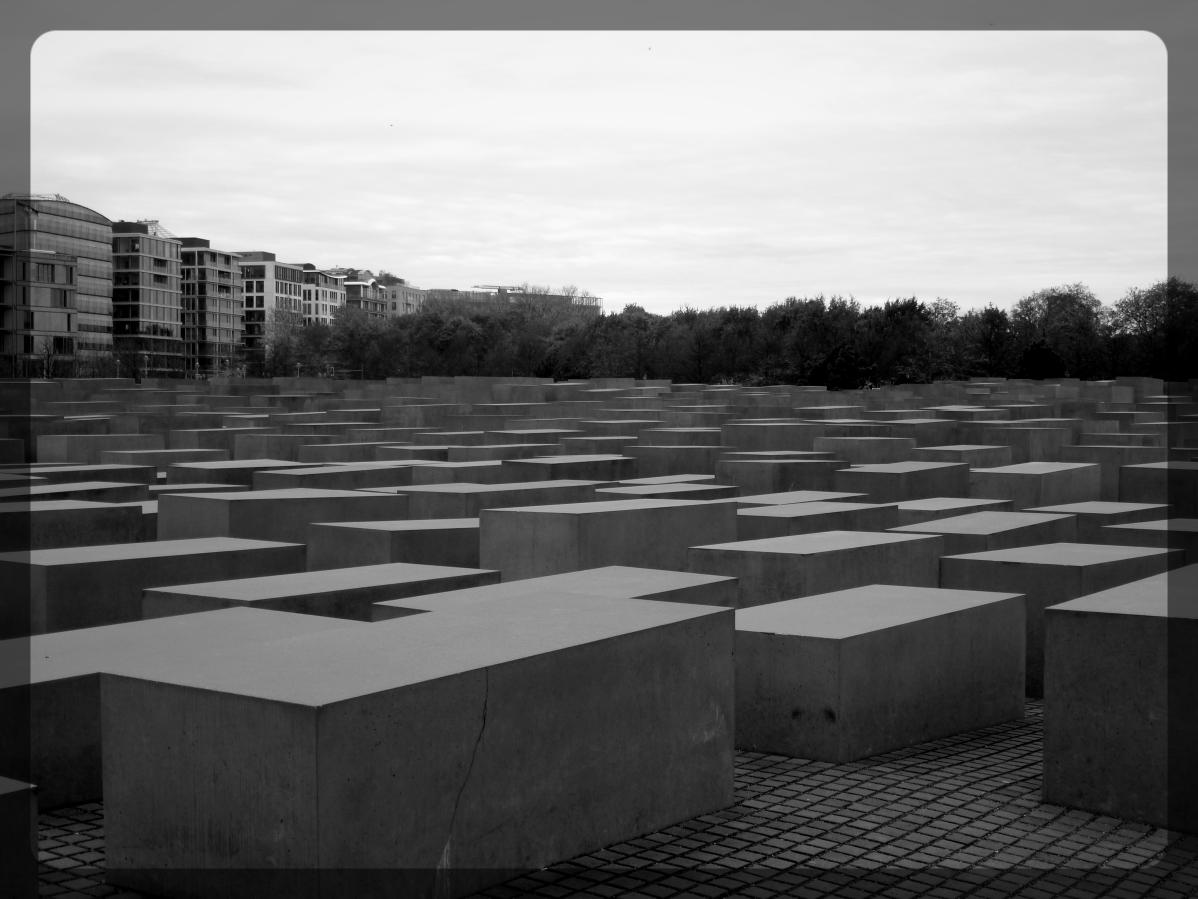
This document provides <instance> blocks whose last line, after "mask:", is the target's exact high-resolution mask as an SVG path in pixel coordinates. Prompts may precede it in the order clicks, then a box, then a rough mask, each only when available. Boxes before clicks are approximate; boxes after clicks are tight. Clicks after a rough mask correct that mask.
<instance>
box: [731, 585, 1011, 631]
mask: <svg viewBox="0 0 1198 899" xmlns="http://www.w3.org/2000/svg"><path fill="white" fill-rule="evenodd" d="M1019 595H1020V594H1018V593H991V592H983V591H979V590H949V589H942V588H935V587H901V586H896V585H893V584H870V585H869V586H866V587H854V588H852V589H849V590H837V591H835V592H832V593H821V594H819V595H817V596H805V597H802V598H799V599H788V600H783V601H782V602H774V603H768V604H766V605H762V606H754V607H752V608H749V609H738V610H737V611H736V629H737V630H738V631H749V632H752V633H759V634H780V635H784V636H796V637H818V638H822V639H827V640H843V639H846V638H849V637H856V636H859V635H861V634H868V633H873V632H875V631H881V630H886V629H888V628H892V627H901V626H902V625H905V624H912V623H914V622H917V621H925V620H927V619H929V618H937V617H939V616H941V615H951V614H954V613H956V612H963V611H966V610H968V609H975V608H978V607H979V606H985V605H989V604H991V603H995V602H1004V601H1006V600H1011V599H1017V598H1018V597H1019Z"/></svg>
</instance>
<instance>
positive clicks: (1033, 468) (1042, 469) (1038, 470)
mask: <svg viewBox="0 0 1198 899" xmlns="http://www.w3.org/2000/svg"><path fill="white" fill-rule="evenodd" d="M1094 467H1097V464H1096V463H1084V461H1022V463H1018V464H1016V465H999V466H998V467H996V469H973V471H975V472H980V473H985V475H1053V473H1057V472H1059V471H1071V470H1073V469H1094Z"/></svg>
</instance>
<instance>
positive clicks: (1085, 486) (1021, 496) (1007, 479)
mask: <svg viewBox="0 0 1198 899" xmlns="http://www.w3.org/2000/svg"><path fill="white" fill-rule="evenodd" d="M1101 477H1102V475H1101V471H1100V469H1099V466H1097V465H1091V464H1083V463H1073V462H1025V463H1023V464H1020V465H1005V466H1003V467H1001V468H975V469H973V470H971V471H970V473H969V495H970V496H974V497H982V498H987V499H1009V500H1011V502H1012V503H1013V504H1014V506H1015V511H1017V512H1020V511H1023V510H1024V509H1031V508H1034V507H1036V506H1058V505H1062V504H1063V503H1081V502H1092V501H1096V500H1098V499H1100V498H1101V492H1102V490H1101Z"/></svg>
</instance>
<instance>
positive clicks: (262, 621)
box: [0, 607, 370, 685]
mask: <svg viewBox="0 0 1198 899" xmlns="http://www.w3.org/2000/svg"><path fill="white" fill-rule="evenodd" d="M369 626H370V625H369V623H367V622H362V621H351V620H349V619H343V618H325V617H322V616H320V615H301V614H299V613H295V612H276V611H266V610H263V609H253V608H245V607H235V608H230V609H214V610H213V611H211V612H194V613H192V614H190V615H171V616H169V617H165V618H149V619H146V620H144V621H127V622H123V623H121V624H107V625H101V626H99V627H87V628H79V629H77V630H69V631H56V632H54V633H49V634H35V635H33V636H31V637H28V638H22V639H25V640H27V641H28V646H29V649H28V653H29V656H28V658H29V668H28V671H27V673H28V681H26V682H27V683H43V682H46V681H52V680H59V679H61V678H66V677H79V676H81V675H85V674H94V673H96V672H98V671H111V672H115V673H127V674H134V673H136V670H137V666H138V664H139V663H140V662H143V661H146V660H150V659H155V658H157V659H159V660H160V661H161V662H163V663H165V664H169V663H170V661H171V660H172V659H173V658H176V657H177V656H178V654H179V653H183V652H192V653H196V654H198V655H200V656H201V657H203V656H205V655H206V654H207V653H209V652H211V651H212V650H214V649H216V648H218V647H221V646H227V645H241V644H245V645H251V646H252V645H255V644H258V643H262V642H265V641H268V640H283V639H287V638H288V637H294V636H298V635H302V634H314V633H320V632H321V631H327V630H332V629H336V628H366V627H369ZM15 643H16V641H15V640H5V641H2V642H0V651H2V647H5V646H8V645H10V644H13V645H14V646H15ZM6 685H8V684H6Z"/></svg>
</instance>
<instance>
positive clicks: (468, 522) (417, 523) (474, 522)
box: [318, 518, 478, 532]
mask: <svg viewBox="0 0 1198 899" xmlns="http://www.w3.org/2000/svg"><path fill="white" fill-rule="evenodd" d="M318 527H322V528H354V529H356V530H366V531H392V532H394V531H453V530H468V529H471V528H477V527H478V519H477V518H417V519H409V518H401V519H396V520H394V521H329V522H322V523H320V524H319V525H318Z"/></svg>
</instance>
